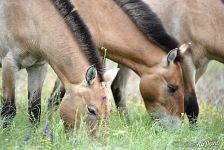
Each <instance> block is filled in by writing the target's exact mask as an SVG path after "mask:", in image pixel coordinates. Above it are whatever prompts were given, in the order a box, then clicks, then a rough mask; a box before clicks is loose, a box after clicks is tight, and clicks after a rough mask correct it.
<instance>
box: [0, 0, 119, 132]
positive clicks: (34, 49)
mask: <svg viewBox="0 0 224 150" xmlns="http://www.w3.org/2000/svg"><path fill="white" fill-rule="evenodd" d="M0 53H1V65H2V70H3V107H2V112H1V116H2V118H3V119H4V120H5V125H7V121H10V120H11V119H12V118H13V117H14V116H15V114H16V105H15V77H14V75H15V72H16V71H18V70H19V69H22V68H26V70H27V72H28V90H29V93H28V99H29V104H28V109H29V115H30V120H31V121H32V122H38V121H39V119H40V113H41V88H42V85H43V80H44V77H45V74H46V69H47V68H46V63H47V62H48V63H49V64H50V65H51V67H52V68H53V69H54V71H55V72H56V74H57V75H58V77H59V78H60V80H61V81H62V83H63V85H64V87H65V89H66V94H65V96H64V98H63V100H62V103H61V107H60V115H61V118H62V119H63V120H64V122H65V125H66V127H71V126H73V125H74V123H75V122H76V124H77V125H78V124H79V119H80V116H81V115H85V116H86V121H87V122H88V123H90V124H91V126H92V125H93V126H92V127H96V126H97V124H98V122H99V120H100V118H103V119H108V117H109V113H110V110H111V105H110V102H109V100H108V99H107V91H106V88H105V84H104V78H105V80H106V79H109V78H108V77H111V76H110V74H111V73H114V72H116V70H112V71H110V72H108V73H106V74H103V68H102V66H101V59H100V56H99V54H98V52H97V51H96V48H95V45H94V44H93V42H92V39H91V36H90V33H89V31H88V29H87V28H86V26H85V24H84V23H83V21H82V20H81V18H80V17H79V14H78V13H77V12H76V11H74V10H73V5H71V3H70V2H69V1H67V0H29V1H27V0H17V1H14V0H1V1H0ZM89 66H91V67H89ZM86 70H87V71H86ZM104 75H105V76H104ZM84 78H86V80H84ZM95 125H96V126H95ZM94 129H95V128H94Z"/></svg>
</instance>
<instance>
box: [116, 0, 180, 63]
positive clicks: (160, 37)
mask: <svg viewBox="0 0 224 150" xmlns="http://www.w3.org/2000/svg"><path fill="white" fill-rule="evenodd" d="M114 1H115V2H116V4H117V5H118V6H120V8H121V9H122V10H123V11H124V12H125V13H126V14H127V15H128V16H129V18H130V19H131V20H132V21H133V22H134V23H135V25H136V26H137V27H138V28H139V30H141V31H142V32H143V33H144V34H145V36H146V37H147V38H148V39H149V40H150V41H152V42H154V43H155V44H157V45H158V46H159V47H161V48H162V49H163V50H164V51H165V52H166V53H168V52H169V51H170V50H172V49H174V48H177V47H179V43H178V42H177V41H176V40H175V39H174V38H173V37H171V36H170V35H168V33H167V32H166V30H165V28H164V27H163V25H162V22H161V20H160V19H159V17H158V16H157V15H156V14H155V13H154V12H153V11H152V10H151V9H150V8H149V6H148V5H147V4H145V3H144V2H142V0H114ZM180 59H181V56H180V54H179V53H178V57H177V59H176V61H179V60H180Z"/></svg>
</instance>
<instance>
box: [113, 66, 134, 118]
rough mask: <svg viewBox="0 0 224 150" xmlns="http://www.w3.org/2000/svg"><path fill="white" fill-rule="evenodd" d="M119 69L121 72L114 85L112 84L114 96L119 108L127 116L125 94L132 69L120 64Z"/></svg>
mask: <svg viewBox="0 0 224 150" xmlns="http://www.w3.org/2000/svg"><path fill="white" fill-rule="evenodd" d="M118 67H119V68H120V70H119V72H118V73H117V76H116V78H115V79H114V81H113V83H112V84H111V90H112V93H113V96H114V101H115V104H116V106H117V108H118V109H119V110H120V111H121V112H123V113H125V114H127V113H128V111H127V108H126V100H125V92H126V90H125V89H126V85H127V81H128V78H129V76H130V69H129V68H127V67H125V66H123V65H121V64H119V65H118Z"/></svg>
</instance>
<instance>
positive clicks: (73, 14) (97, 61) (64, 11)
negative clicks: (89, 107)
mask: <svg viewBox="0 0 224 150" xmlns="http://www.w3.org/2000/svg"><path fill="white" fill-rule="evenodd" d="M51 1H52V3H53V4H54V6H55V8H56V9H57V10H58V11H59V12H60V14H61V16H62V17H63V18H64V20H65V22H66V24H67V26H68V27H69V29H70V31H71V32H72V34H73V36H74V37H75V38H76V39H77V41H78V43H79V46H80V47H81V49H82V51H83V52H84V54H85V56H86V57H87V59H88V61H89V63H90V64H91V65H95V67H96V69H97V72H98V76H99V79H100V81H104V78H103V72H104V68H103V66H102V61H101V58H100V55H99V52H98V51H97V49H96V46H95V44H94V43H93V40H92V36H91V34H90V32H89V29H88V27H87V26H86V24H85V23H84V22H83V20H82V18H81V17H80V15H79V14H78V12H77V11H75V10H73V9H74V6H73V4H72V3H71V1H70V0H51Z"/></svg>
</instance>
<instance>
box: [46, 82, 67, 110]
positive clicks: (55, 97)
mask: <svg viewBox="0 0 224 150" xmlns="http://www.w3.org/2000/svg"><path fill="white" fill-rule="evenodd" d="M64 95H65V88H64V86H63V85H62V83H61V81H60V79H59V78H57V80H56V81H55V84H54V88H53V91H52V92H51V96H50V98H49V99H48V110H50V109H52V108H53V107H54V106H57V105H59V104H60V103H61V100H62V98H63V97H64Z"/></svg>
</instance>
